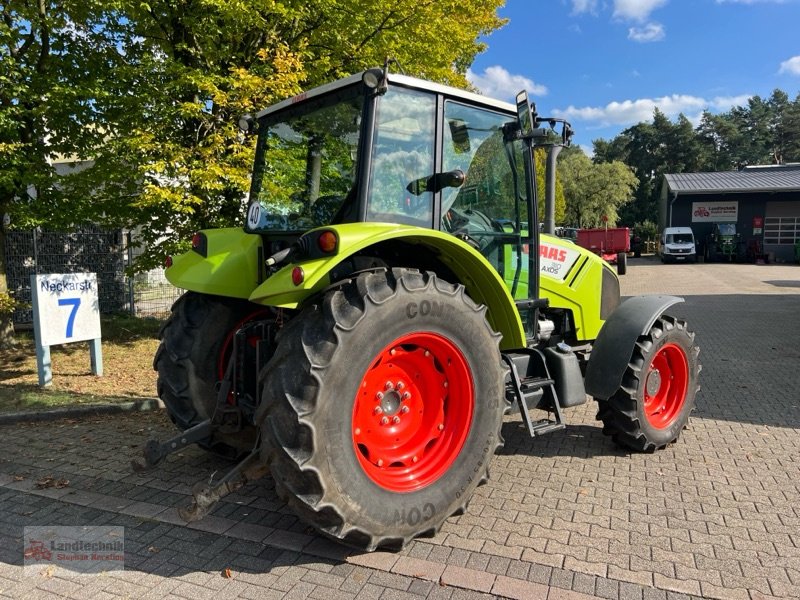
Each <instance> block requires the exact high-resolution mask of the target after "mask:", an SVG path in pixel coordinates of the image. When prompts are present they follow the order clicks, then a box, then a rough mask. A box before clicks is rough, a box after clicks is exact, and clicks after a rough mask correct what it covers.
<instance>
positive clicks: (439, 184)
mask: <svg viewBox="0 0 800 600" xmlns="http://www.w3.org/2000/svg"><path fill="white" fill-rule="evenodd" d="M466 178H467V176H466V175H465V174H464V171H462V170H461V169H455V170H454V171H448V172H447V173H436V174H435V175H430V176H429V177H420V178H419V179H415V180H414V181H412V182H411V183H409V184H408V185H407V186H406V190H408V191H409V192H410V193H412V194H414V195H415V196H421V195H422V194H424V193H425V192H432V193H434V194H435V193H436V192H438V191H439V190H443V189H444V188H448V187H461V186H462V185H464V181H465V180H466Z"/></svg>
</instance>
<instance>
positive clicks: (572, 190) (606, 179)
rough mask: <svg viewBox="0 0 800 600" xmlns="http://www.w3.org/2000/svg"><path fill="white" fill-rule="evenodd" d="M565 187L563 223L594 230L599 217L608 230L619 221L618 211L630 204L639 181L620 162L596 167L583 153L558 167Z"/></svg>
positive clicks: (573, 156) (569, 157)
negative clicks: (606, 219)
mask: <svg viewBox="0 0 800 600" xmlns="http://www.w3.org/2000/svg"><path fill="white" fill-rule="evenodd" d="M559 177H560V179H561V181H562V184H563V186H564V197H565V199H566V222H568V223H573V224H576V225H578V226H579V227H597V226H599V225H600V224H601V223H602V217H603V216H606V217H607V218H608V224H609V225H610V226H614V225H616V223H617V222H618V219H619V214H618V211H619V208H620V207H621V206H623V205H625V204H626V203H627V202H629V201H630V200H631V197H632V194H633V191H634V190H635V189H636V185H637V183H638V179H637V177H636V175H635V174H634V173H633V171H632V169H631V168H630V167H627V166H626V165H625V164H623V163H622V162H620V161H614V162H608V163H599V164H595V163H592V161H591V160H590V159H589V157H587V156H586V155H585V154H584V153H583V152H573V153H570V154H569V155H567V156H566V157H565V159H564V160H563V161H562V162H561V164H560V165H559Z"/></svg>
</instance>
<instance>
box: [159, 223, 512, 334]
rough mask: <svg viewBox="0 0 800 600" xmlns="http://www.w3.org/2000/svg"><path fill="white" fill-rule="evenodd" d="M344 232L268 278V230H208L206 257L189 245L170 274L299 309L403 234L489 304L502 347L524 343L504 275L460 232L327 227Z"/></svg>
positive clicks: (196, 285)
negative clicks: (357, 259)
mask: <svg viewBox="0 0 800 600" xmlns="http://www.w3.org/2000/svg"><path fill="white" fill-rule="evenodd" d="M325 229H329V230H333V231H335V232H336V234H337V235H338V237H339V250H338V252H337V254H335V255H333V256H328V257H324V258H315V259H309V260H302V261H298V262H292V263H289V264H287V265H286V266H284V267H283V268H281V269H280V270H279V271H278V272H276V273H274V274H273V275H271V276H270V277H269V278H267V279H264V269H263V267H262V265H263V261H264V259H266V258H267V257H266V256H265V255H264V252H263V250H262V243H261V236H259V235H254V234H250V233H245V232H244V231H243V230H242V229H240V228H227V229H209V230H205V231H202V232H201V233H202V234H203V235H205V236H206V249H207V251H206V256H205V257H204V256H202V255H201V254H199V253H198V252H195V251H190V252H186V253H185V254H182V255H180V256H175V257H174V258H173V265H172V266H171V267H170V268H168V269H167V272H166V275H167V279H168V280H169V282H170V283H172V284H173V285H174V286H176V287H179V288H183V289H186V290H191V291H195V292H201V293H206V294H215V295H219V296H228V297H233V298H246V299H249V300H250V301H251V302H255V303H258V304H263V305H267V306H276V307H281V308H297V307H298V306H300V304H302V303H303V301H305V300H306V299H307V298H308V297H309V296H311V295H313V294H316V293H318V292H320V291H322V290H324V289H325V288H326V287H327V286H329V285H330V284H331V283H332V282H331V281H330V276H329V274H330V271H331V269H333V268H334V267H336V265H338V264H339V263H341V262H342V261H343V260H345V259H346V258H347V257H349V256H351V255H353V254H355V253H356V252H359V251H361V250H364V249H365V248H368V247H369V246H372V245H375V244H379V243H381V242H385V241H390V240H397V239H402V240H403V241H404V242H406V243H408V244H411V245H414V244H418V245H420V246H424V247H426V248H429V249H431V250H433V252H434V253H435V254H436V255H437V256H438V258H439V260H441V261H442V263H444V264H445V265H447V267H448V268H449V269H450V270H451V271H453V273H455V275H456V277H457V278H458V280H459V281H458V282H452V283H462V284H463V285H464V287H465V288H466V289H467V292H468V293H469V295H470V297H471V298H472V299H473V300H475V302H478V303H480V304H485V305H486V306H487V308H488V311H487V319H488V321H489V324H490V325H491V326H492V327H493V328H494V330H495V331H498V332H500V333H501V334H502V336H503V340H502V342H501V344H500V346H501V348H503V349H511V348H524V347H525V331H524V329H523V325H522V321H521V319H520V317H519V313H518V312H517V308H516V305H515V304H514V300H513V299H512V298H511V294H510V293H509V291H508V289H507V287H506V285H505V283H504V282H503V279H502V278H501V277H500V275H499V274H498V273H497V271H496V270H495V269H494V268H493V267H492V265H491V264H489V262H488V261H487V260H486V259H485V258H484V257H483V256H482V255H481V254H480V253H479V252H478V251H476V250H475V249H473V248H472V247H471V246H469V245H468V244H466V243H464V242H462V241H461V240H459V239H457V238H455V237H454V236H452V235H450V234H447V233H442V232H440V231H434V230H432V229H422V228H420V227H413V226H409V225H397V224H388V223H348V224H344V225H334V226H329V227H325ZM296 266H300V267H301V268H302V269H303V274H304V279H303V282H302V283H301V284H300V285H295V284H294V283H293V281H292V270H293V269H294V268H295V267H296Z"/></svg>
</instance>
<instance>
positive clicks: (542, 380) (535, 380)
mask: <svg viewBox="0 0 800 600" xmlns="http://www.w3.org/2000/svg"><path fill="white" fill-rule="evenodd" d="M519 383H520V387H521V388H522V389H523V390H525V391H528V390H540V389H542V388H546V387H549V386H551V385H553V384H554V383H555V381H553V380H552V379H547V378H546V377H528V378H526V379H523V380H522V381H520V382H519Z"/></svg>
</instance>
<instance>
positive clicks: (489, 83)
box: [467, 65, 547, 100]
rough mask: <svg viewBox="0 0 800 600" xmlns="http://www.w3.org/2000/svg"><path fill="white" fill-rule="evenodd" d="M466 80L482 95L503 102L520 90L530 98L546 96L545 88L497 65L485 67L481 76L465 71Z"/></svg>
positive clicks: (511, 98) (510, 98)
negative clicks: (530, 96)
mask: <svg viewBox="0 0 800 600" xmlns="http://www.w3.org/2000/svg"><path fill="white" fill-rule="evenodd" d="M467 79H468V80H469V82H470V83H471V84H472V85H474V86H475V87H476V88H478V89H479V90H480V91H481V93H482V94H484V95H485V96H489V97H491V98H499V99H503V100H513V98H514V96H515V95H516V93H517V92H518V91H520V90H527V91H528V93H529V94H530V95H532V96H544V95H546V94H547V87H546V86H544V85H541V84H538V83H534V82H533V80H531V79H528V78H527V77H525V76H523V75H512V74H511V73H509V72H508V71H506V70H505V69H504V68H503V67H501V66H499V65H494V66H492V67H487V68H486V69H485V70H484V71H483V74H478V73H475V72H474V71H472V69H468V70H467Z"/></svg>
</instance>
